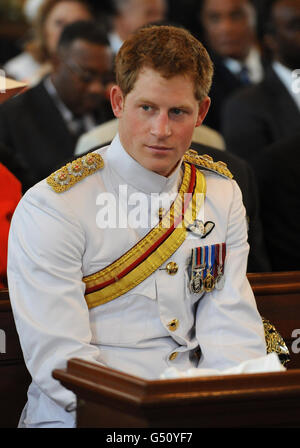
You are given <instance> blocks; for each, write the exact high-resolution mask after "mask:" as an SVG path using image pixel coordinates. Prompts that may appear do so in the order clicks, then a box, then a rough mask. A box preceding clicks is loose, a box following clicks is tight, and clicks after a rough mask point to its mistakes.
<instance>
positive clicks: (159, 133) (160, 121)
mask: <svg viewBox="0 0 300 448" xmlns="http://www.w3.org/2000/svg"><path fill="white" fill-rule="evenodd" d="M151 134H152V135H154V136H155V137H157V138H166V137H169V136H170V135H171V126H170V120H169V116H168V113H167V112H160V113H159V114H158V115H157V116H155V117H153V122H152V126H151Z"/></svg>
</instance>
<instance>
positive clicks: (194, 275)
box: [189, 247, 205, 294]
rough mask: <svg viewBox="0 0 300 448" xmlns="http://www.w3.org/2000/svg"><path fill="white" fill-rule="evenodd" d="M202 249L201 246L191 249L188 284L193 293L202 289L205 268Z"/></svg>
mask: <svg viewBox="0 0 300 448" xmlns="http://www.w3.org/2000/svg"><path fill="white" fill-rule="evenodd" d="M202 249H203V248H202V247H195V248H194V249H192V270H191V280H190V284H189V286H190V291H191V292H192V293H193V294H200V293H201V292H202V291H203V271H204V269H205V263H204V253H203V250H202Z"/></svg>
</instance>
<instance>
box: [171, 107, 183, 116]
mask: <svg viewBox="0 0 300 448" xmlns="http://www.w3.org/2000/svg"><path fill="white" fill-rule="evenodd" d="M171 113H172V114H174V115H182V114H183V110H181V109H177V108H175V109H172V110H171Z"/></svg>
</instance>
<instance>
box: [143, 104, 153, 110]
mask: <svg viewBox="0 0 300 448" xmlns="http://www.w3.org/2000/svg"><path fill="white" fill-rule="evenodd" d="M142 109H143V110H144V111H146V112H148V111H149V110H150V109H151V106H147V104H143V105H142Z"/></svg>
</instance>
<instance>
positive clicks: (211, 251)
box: [203, 245, 215, 292]
mask: <svg viewBox="0 0 300 448" xmlns="http://www.w3.org/2000/svg"><path fill="white" fill-rule="evenodd" d="M204 249H205V260H206V265H207V266H208V268H207V274H206V276H205V279H204V284H203V287H204V290H205V291H206V292H211V291H212V290H213V289H214V287H215V279H214V277H213V275H212V270H213V266H214V264H215V246H214V245H213V246H205V248H204Z"/></svg>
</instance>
